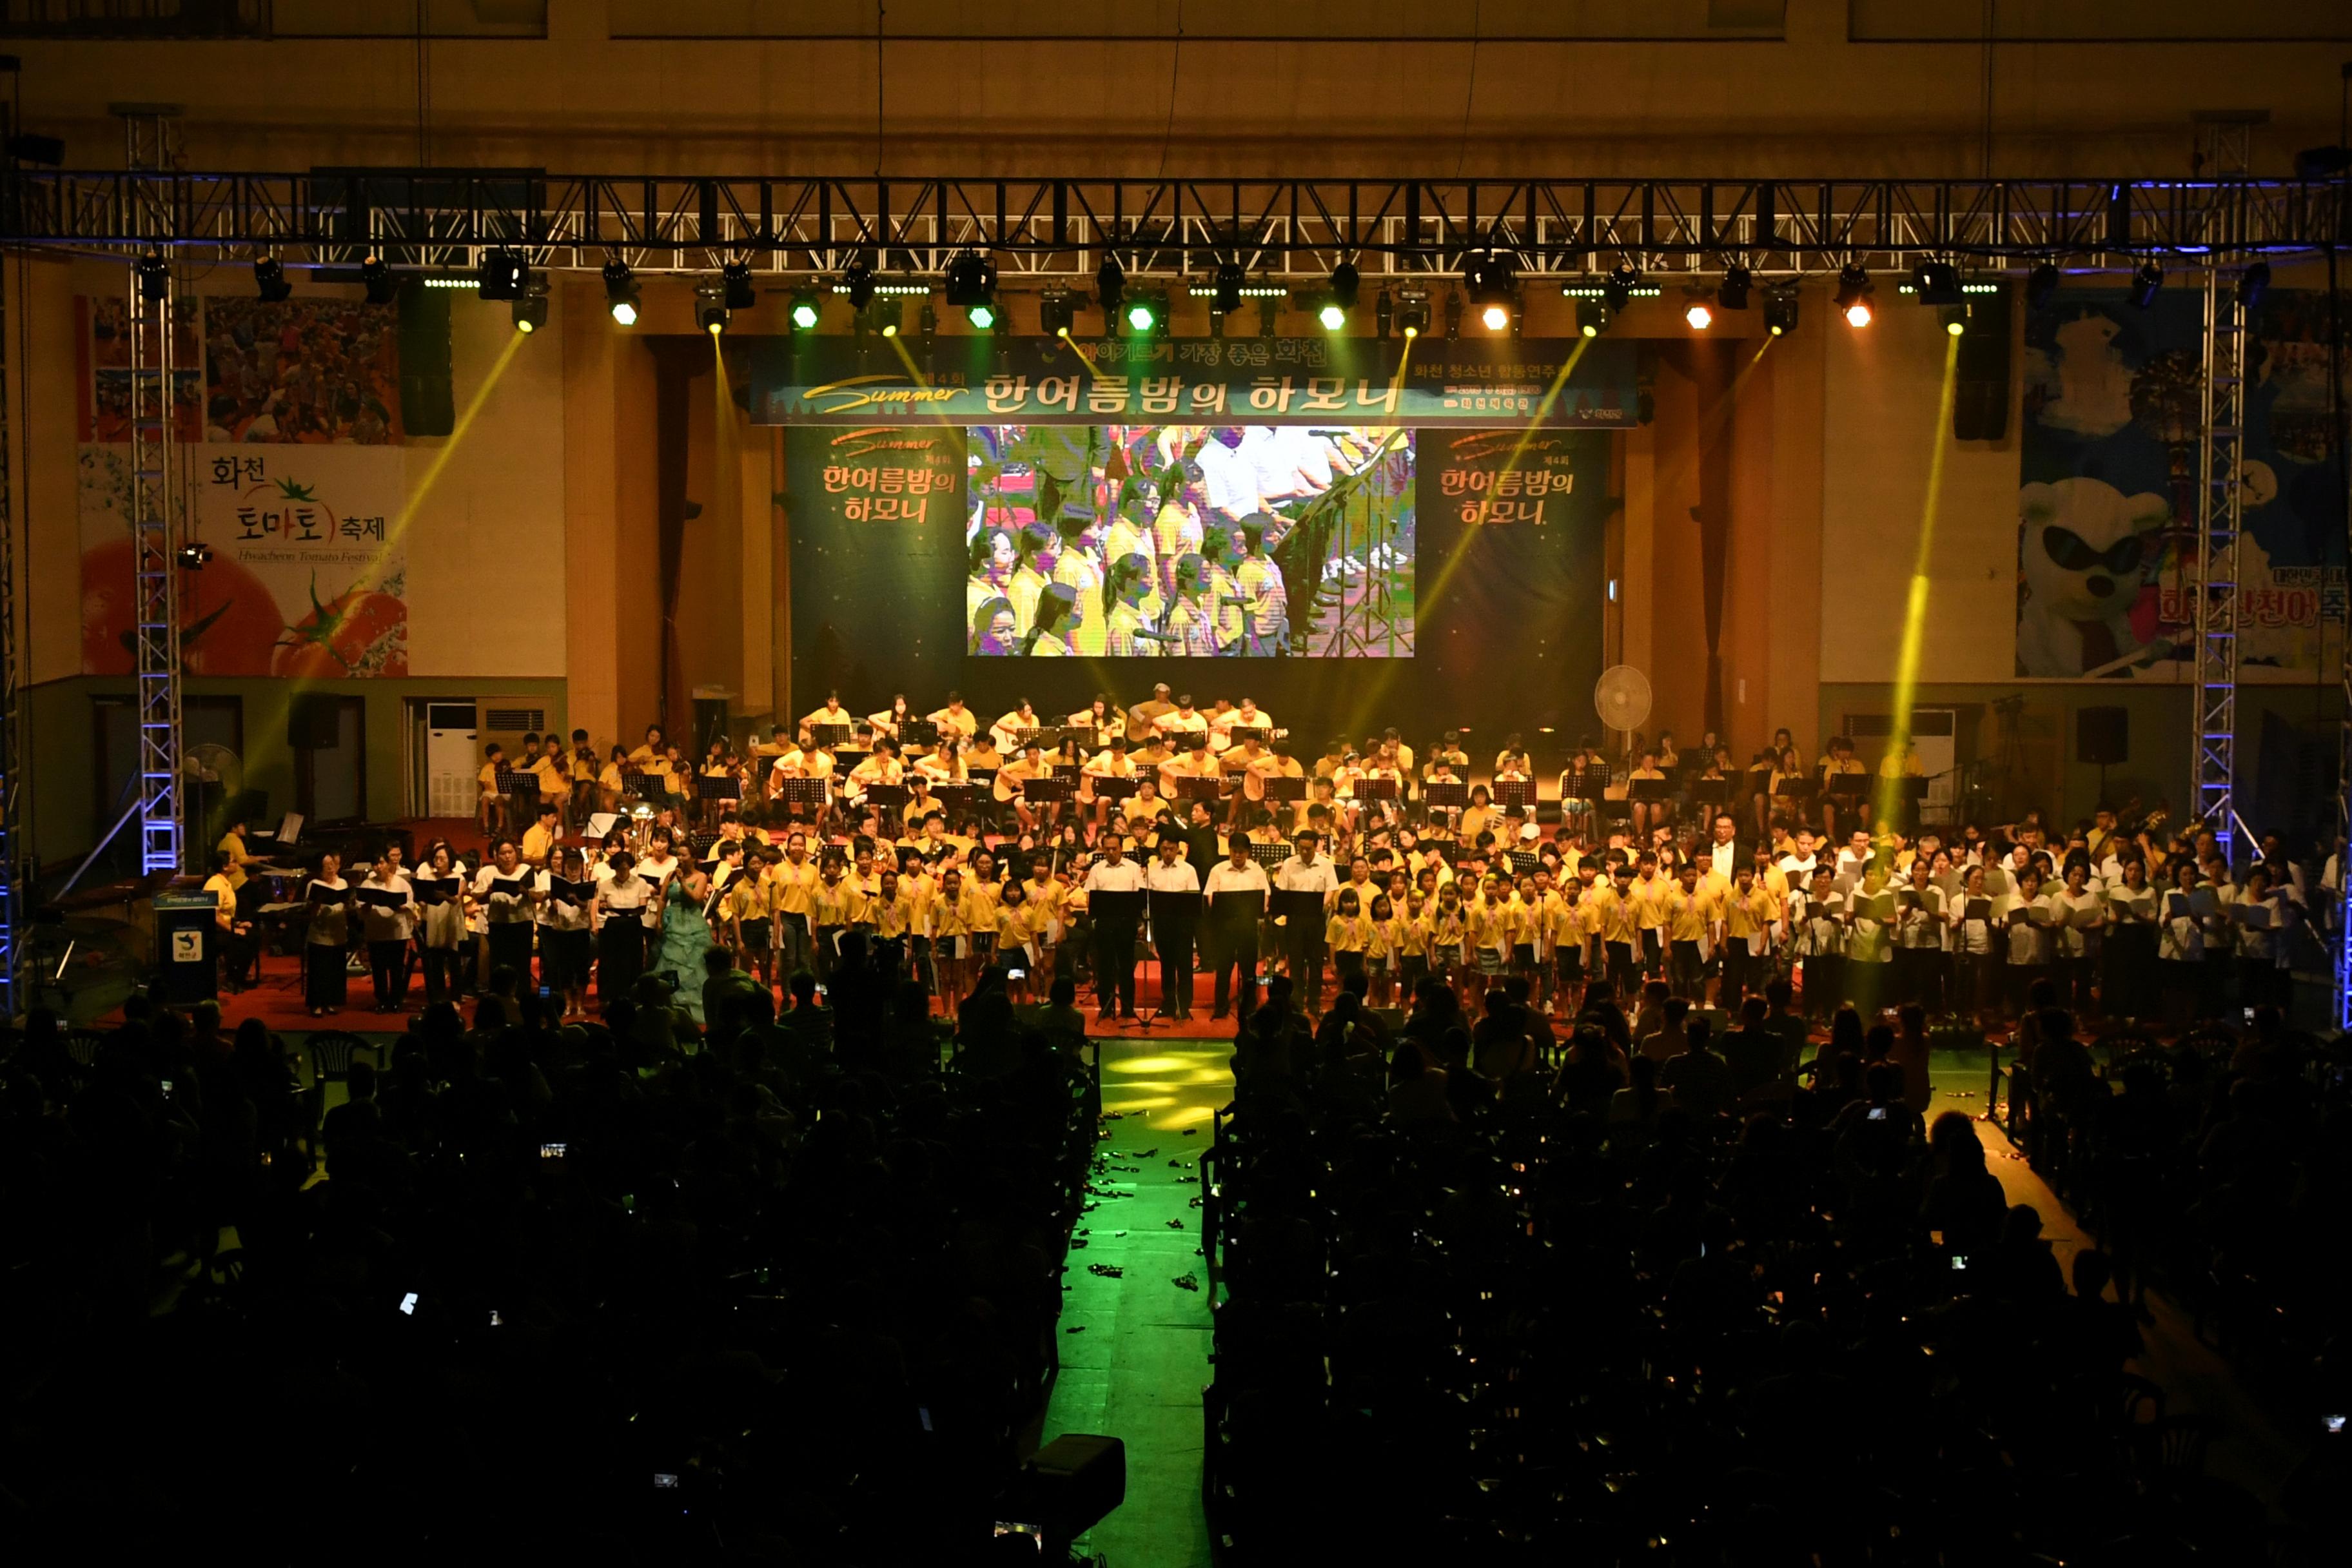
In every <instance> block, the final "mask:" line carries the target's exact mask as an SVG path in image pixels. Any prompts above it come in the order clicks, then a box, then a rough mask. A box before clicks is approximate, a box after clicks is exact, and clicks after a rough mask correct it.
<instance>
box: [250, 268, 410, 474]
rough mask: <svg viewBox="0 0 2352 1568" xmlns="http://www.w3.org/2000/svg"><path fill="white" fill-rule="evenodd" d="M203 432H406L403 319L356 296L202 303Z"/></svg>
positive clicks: (294, 436) (282, 438) (371, 438)
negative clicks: (403, 415)
mask: <svg viewBox="0 0 2352 1568" xmlns="http://www.w3.org/2000/svg"><path fill="white" fill-rule="evenodd" d="M204 334H205V439H206V440H208V441H254V442H291V441H302V442H330V441H349V442H353V443H355V444H357V445H360V446H363V447H373V446H383V445H384V444H386V443H390V442H397V441H399V440H400V439H401V438H402V431H401V428H400V332H399V315H398V313H397V312H395V311H393V310H386V309H384V308H383V306H381V305H370V304H367V303H365V302H364V301H362V300H277V301H274V302H265V301H263V300H249V299H241V298H226V297H220V296H214V297H208V298H206V299H205V301H204Z"/></svg>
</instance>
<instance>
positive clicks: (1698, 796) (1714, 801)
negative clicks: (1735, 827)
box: [1690, 779, 1731, 805]
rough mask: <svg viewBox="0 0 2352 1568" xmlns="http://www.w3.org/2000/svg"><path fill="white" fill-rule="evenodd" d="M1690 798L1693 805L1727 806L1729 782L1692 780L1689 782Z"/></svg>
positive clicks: (1721, 780)
mask: <svg viewBox="0 0 2352 1568" xmlns="http://www.w3.org/2000/svg"><path fill="white" fill-rule="evenodd" d="M1690 797H1691V803H1692V804H1693V805H1729V804H1730V801H1731V781H1730V780H1729V779H1693V780H1691V781H1690Z"/></svg>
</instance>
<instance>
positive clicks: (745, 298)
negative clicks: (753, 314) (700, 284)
mask: <svg viewBox="0 0 2352 1568" xmlns="http://www.w3.org/2000/svg"><path fill="white" fill-rule="evenodd" d="M719 284H720V286H721V287H723V288H724V289H726V290H727V308H728V309H729V310H750V309H751V307H752V306H754V305H756V304H758V303H759V302H760V297H759V296H758V295H757V294H755V293H753V292H752V291H751V263H750V262H748V261H730V262H729V263H728V264H727V265H726V266H724V267H722V268H719Z"/></svg>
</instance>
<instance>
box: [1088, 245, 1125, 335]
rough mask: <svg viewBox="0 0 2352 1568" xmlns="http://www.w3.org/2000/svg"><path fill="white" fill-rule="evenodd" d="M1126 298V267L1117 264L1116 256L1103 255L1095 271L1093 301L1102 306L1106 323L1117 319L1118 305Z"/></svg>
mask: <svg viewBox="0 0 2352 1568" xmlns="http://www.w3.org/2000/svg"><path fill="white" fill-rule="evenodd" d="M1126 298H1127V268H1124V267H1121V266H1120V265H1119V264H1118V257H1116V256H1106V257H1104V258H1103V264H1102V266H1101V267H1100V268H1097V270H1096V272H1095V302H1096V303H1097V304H1098V305H1100V306H1101V307H1102V313H1103V321H1105V322H1106V323H1108V322H1111V321H1118V307H1119V304H1120V302H1121V301H1122V300H1125V299H1126Z"/></svg>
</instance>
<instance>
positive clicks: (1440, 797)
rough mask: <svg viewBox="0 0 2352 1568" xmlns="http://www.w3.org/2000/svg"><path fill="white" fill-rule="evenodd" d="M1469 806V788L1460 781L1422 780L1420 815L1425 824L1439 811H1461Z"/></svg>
mask: <svg viewBox="0 0 2352 1568" xmlns="http://www.w3.org/2000/svg"><path fill="white" fill-rule="evenodd" d="M1469 804H1470V786H1469V785H1468V784H1464V783H1463V782H1462V781H1461V780H1460V779H1423V780H1422V782H1421V814H1422V820H1423V821H1424V822H1426V821H1428V820H1429V819H1430V817H1431V816H1433V815H1434V814H1436V813H1438V812H1441V811H1456V812H1458V811H1461V810H1462V809H1464V808H1465V807H1466V806H1467V805H1469Z"/></svg>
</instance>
